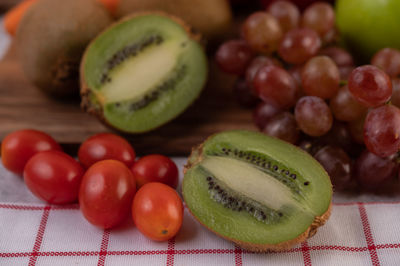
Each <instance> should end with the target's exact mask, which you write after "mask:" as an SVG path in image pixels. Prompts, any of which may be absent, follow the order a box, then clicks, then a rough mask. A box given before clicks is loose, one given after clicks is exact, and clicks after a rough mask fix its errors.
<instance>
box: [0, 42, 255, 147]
mask: <svg viewBox="0 0 400 266" xmlns="http://www.w3.org/2000/svg"><path fill="white" fill-rule="evenodd" d="M210 61H212V60H210ZM233 83H234V78H233V77H230V76H228V75H225V74H223V73H221V72H220V71H219V70H218V68H217V67H216V66H215V63H213V62H211V63H210V75H209V82H208V84H207V86H206V88H205V89H204V91H203V93H202V95H201V96H200V98H199V99H198V100H197V101H196V102H195V103H194V104H193V105H192V106H191V107H190V108H189V109H188V110H187V111H186V112H185V113H184V114H182V115H181V116H179V117H178V118H176V119H175V120H173V121H172V122H170V123H169V124H167V125H164V126H163V127H161V128H159V129H157V130H155V131H152V132H150V133H146V134H141V135H124V137H126V138H127V139H129V141H130V142H131V143H132V144H133V146H134V147H135V149H136V150H137V151H138V153H139V154H141V155H144V154H149V153H164V154H169V155H188V154H189V152H190V150H191V147H193V146H194V145H197V144H199V143H200V142H202V141H203V140H204V139H205V138H207V137H208V136H209V135H211V134H213V133H216V132H219V131H222V130H228V129H255V127H254V125H253V123H252V118H251V111H250V110H248V109H247V110H246V109H243V108H242V107H240V106H239V105H238V104H237V103H236V102H235V100H234V99H233V95H232V93H231V90H232V85H233ZM24 128H34V129H38V130H42V131H44V132H47V133H49V134H50V135H52V136H53V137H54V138H55V139H56V140H57V141H59V142H60V143H62V144H64V147H66V148H67V150H68V151H70V152H71V153H74V152H76V149H77V147H78V145H79V144H80V143H81V142H82V141H84V140H85V139H86V138H87V137H89V136H90V135H93V134H95V133H99V132H107V131H111V130H110V129H108V128H106V127H105V126H104V125H103V124H102V123H100V122H99V121H98V120H97V118H96V117H93V116H91V115H89V114H86V113H84V112H83V111H82V110H81V109H80V106H79V100H77V101H59V100H58V101H57V100H55V99H52V98H50V97H48V96H47V95H45V94H44V93H42V92H41V91H40V90H38V89H37V88H35V87H34V86H33V85H32V84H30V83H29V82H28V81H27V80H26V78H25V77H24V74H23V72H22V70H21V67H20V65H19V62H18V60H17V56H16V52H15V49H14V47H13V46H11V48H10V50H9V51H8V53H7V54H6V56H5V57H4V59H3V60H2V61H1V62H0V139H3V138H4V136H5V135H6V134H8V133H9V132H11V131H14V130H17V129H24Z"/></svg>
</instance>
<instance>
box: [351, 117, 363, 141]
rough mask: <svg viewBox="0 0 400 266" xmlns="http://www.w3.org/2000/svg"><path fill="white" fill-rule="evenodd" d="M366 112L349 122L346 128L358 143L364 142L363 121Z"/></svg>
mask: <svg viewBox="0 0 400 266" xmlns="http://www.w3.org/2000/svg"><path fill="white" fill-rule="evenodd" d="M365 117H366V114H365V115H363V116H361V117H360V118H359V119H357V120H354V121H351V122H349V124H348V128H349V131H350V134H351V136H352V137H353V140H354V141H355V142H357V143H358V144H364V122H365Z"/></svg>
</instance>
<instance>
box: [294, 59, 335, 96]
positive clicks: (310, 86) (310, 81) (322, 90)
mask: <svg viewBox="0 0 400 266" xmlns="http://www.w3.org/2000/svg"><path fill="white" fill-rule="evenodd" d="M301 80H302V85H303V90H304V92H305V93H306V94H307V95H312V96H318V97H320V98H322V99H329V98H331V97H333V96H334V95H335V94H336V92H337V91H338V89H339V82H340V73H339V69H338V68H337V66H336V64H335V62H333V60H332V59H330V58H329V57H327V56H324V55H322V56H315V57H313V58H311V59H310V60H308V61H307V63H306V64H305V66H304V67H303V71H302V73H301Z"/></svg>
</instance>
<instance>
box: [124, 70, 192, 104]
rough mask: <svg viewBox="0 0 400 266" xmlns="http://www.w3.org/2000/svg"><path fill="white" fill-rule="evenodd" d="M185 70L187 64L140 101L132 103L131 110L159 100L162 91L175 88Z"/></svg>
mask: <svg viewBox="0 0 400 266" xmlns="http://www.w3.org/2000/svg"><path fill="white" fill-rule="evenodd" d="M185 72H186V66H185V65H183V66H181V67H180V68H178V69H177V71H176V73H175V76H173V77H171V78H170V79H169V80H167V81H165V82H164V83H162V84H161V85H160V86H158V87H157V88H156V89H155V90H154V91H152V92H150V93H149V94H147V95H145V96H144V98H143V99H141V100H140V101H138V102H135V103H132V104H131V105H130V108H129V109H130V111H136V110H139V109H142V108H143V107H146V106H147V105H149V104H150V103H151V102H153V101H155V100H157V98H158V97H159V96H160V92H165V91H168V90H171V89H173V88H174V87H175V86H174V84H175V83H176V82H178V81H179V79H180V77H182V76H183V73H185Z"/></svg>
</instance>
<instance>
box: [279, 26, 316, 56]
mask: <svg viewBox="0 0 400 266" xmlns="http://www.w3.org/2000/svg"><path fill="white" fill-rule="evenodd" d="M320 47H321V40H320V39H319V37H318V34H317V33H316V32H315V31H313V30H311V29H307V28H296V29H292V30H290V31H288V32H287V33H286V34H285V36H284V37H283V39H282V41H281V43H280V45H279V49H278V53H279V55H280V56H281V57H282V58H283V60H285V61H286V62H288V63H291V64H302V63H304V62H305V61H307V60H308V59H309V58H311V57H312V56H314V55H316V54H317V53H318V50H319V48H320Z"/></svg>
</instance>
